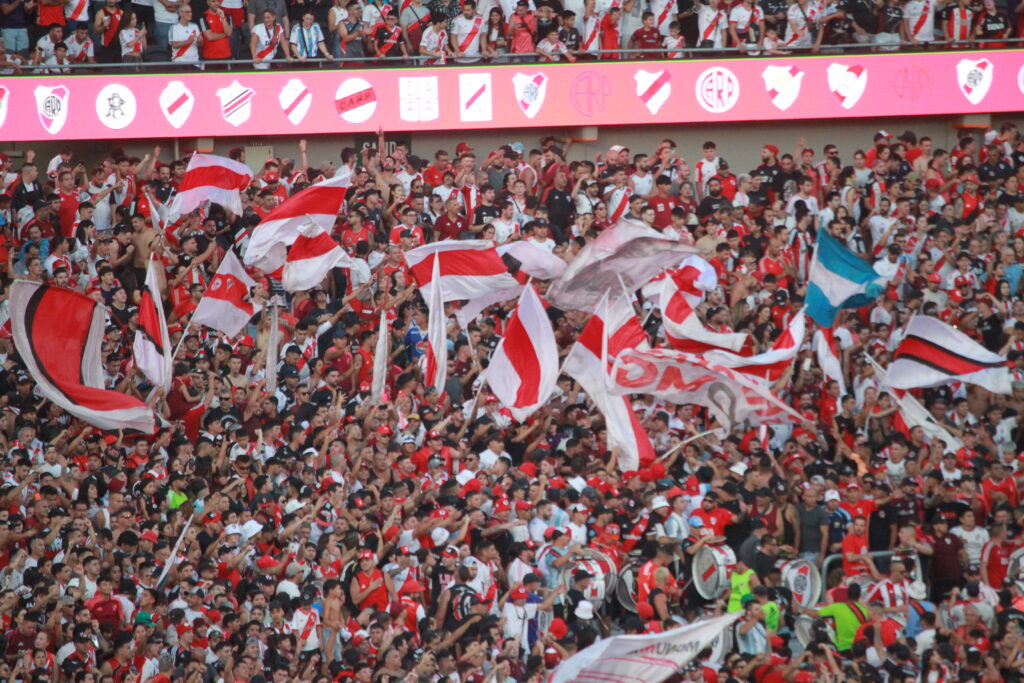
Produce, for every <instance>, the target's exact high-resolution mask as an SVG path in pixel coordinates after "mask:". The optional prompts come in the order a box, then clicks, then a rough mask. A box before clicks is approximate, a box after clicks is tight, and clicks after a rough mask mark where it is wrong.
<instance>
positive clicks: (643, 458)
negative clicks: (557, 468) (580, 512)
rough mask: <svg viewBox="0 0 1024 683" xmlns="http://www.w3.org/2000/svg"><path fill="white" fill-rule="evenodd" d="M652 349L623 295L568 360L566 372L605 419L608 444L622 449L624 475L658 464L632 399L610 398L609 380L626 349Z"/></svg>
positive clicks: (599, 314)
mask: <svg viewBox="0 0 1024 683" xmlns="http://www.w3.org/2000/svg"><path fill="white" fill-rule="evenodd" d="M606 331H607V335H608V340H607V343H606V342H605V341H604V340H605V332H606ZM648 346H649V345H648V342H647V334H646V333H645V332H644V331H643V328H642V327H640V321H639V320H637V318H636V313H635V312H634V311H633V308H632V307H631V306H630V305H629V302H628V301H627V300H626V299H625V298H624V297H619V298H618V299H616V301H615V302H614V303H609V302H608V300H607V299H606V300H605V301H604V302H603V303H602V304H601V305H599V306H598V307H597V311H596V312H595V313H594V315H593V316H591V318H590V320H589V321H588V322H587V324H586V325H585V326H584V327H583V330H582V331H581V332H580V335H579V337H577V339H576V344H575V345H574V346H573V347H572V349H571V350H570V351H569V355H568V356H567V357H566V359H565V372H566V373H567V374H569V375H570V376H572V377H573V378H574V379H575V380H576V381H577V382H579V383H580V386H582V387H583V390H584V391H586V392H587V395H588V396H590V400H592V401H593V402H594V405H595V406H596V407H597V409H598V410H599V411H601V414H602V415H603V416H604V421H605V426H606V427H607V429H608V445H609V446H611V447H613V448H615V447H617V448H618V464H619V469H620V470H621V471H623V472H632V471H634V470H637V469H639V468H640V467H643V466H647V465H650V464H651V463H653V462H654V456H655V454H654V447H653V446H652V445H651V439H650V437H649V436H647V431H646V430H645V429H644V427H643V425H642V424H640V420H639V419H637V417H636V413H634V412H633V405H632V403H631V402H630V399H629V396H612V395H611V394H609V393H608V388H607V382H606V379H605V378H606V376H607V374H608V371H609V370H611V367H612V363H613V362H614V361H615V358H616V356H618V354H619V353H620V352H621V351H624V350H626V349H633V348H636V349H647V348H648ZM602 356H604V357H605V360H604V362H602Z"/></svg>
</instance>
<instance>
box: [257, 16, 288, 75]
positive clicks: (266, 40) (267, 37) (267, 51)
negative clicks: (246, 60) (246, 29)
mask: <svg viewBox="0 0 1024 683" xmlns="http://www.w3.org/2000/svg"><path fill="white" fill-rule="evenodd" d="M252 35H254V36H256V54H254V55H253V56H252V60H253V62H255V63H256V64H255V66H256V68H257V69H269V68H270V60H272V59H273V58H274V56H275V55H276V54H277V48H278V46H279V45H280V44H281V40H283V39H284V29H283V28H282V27H281V24H274V28H272V29H269V30H268V29H267V26H266V24H258V25H257V26H255V27H253V29H252Z"/></svg>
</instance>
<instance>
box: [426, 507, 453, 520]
mask: <svg viewBox="0 0 1024 683" xmlns="http://www.w3.org/2000/svg"><path fill="white" fill-rule="evenodd" d="M448 515H449V512H448V508H437V509H436V510H434V511H433V512H431V513H430V517H431V519H448Z"/></svg>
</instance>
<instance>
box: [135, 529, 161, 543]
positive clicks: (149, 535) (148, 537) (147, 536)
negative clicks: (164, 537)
mask: <svg viewBox="0 0 1024 683" xmlns="http://www.w3.org/2000/svg"><path fill="white" fill-rule="evenodd" d="M139 538H140V539H142V540H143V541H149V542H150V543H156V542H157V541H159V540H160V537H159V536H157V535H156V532H155V531H153V530H152V529H147V530H146V531H144V532H143V533H142V535H141V536H139Z"/></svg>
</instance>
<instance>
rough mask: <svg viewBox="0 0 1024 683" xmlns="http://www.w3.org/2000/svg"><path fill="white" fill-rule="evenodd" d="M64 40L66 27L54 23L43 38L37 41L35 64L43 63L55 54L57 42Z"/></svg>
mask: <svg viewBox="0 0 1024 683" xmlns="http://www.w3.org/2000/svg"><path fill="white" fill-rule="evenodd" d="M63 40H64V27H63V26H60V25H58V24H54V25H53V26H51V27H50V30H49V31H47V32H46V35H44V36H43V37H42V38H40V39H39V40H38V41H36V53H35V56H34V59H33V62H34V63H35V64H43V63H45V62H46V60H47V59H49V58H50V57H52V56H53V52H54V49H55V48H56V47H57V43H60V42H62V41H63Z"/></svg>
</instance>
